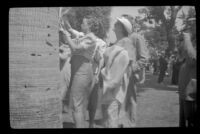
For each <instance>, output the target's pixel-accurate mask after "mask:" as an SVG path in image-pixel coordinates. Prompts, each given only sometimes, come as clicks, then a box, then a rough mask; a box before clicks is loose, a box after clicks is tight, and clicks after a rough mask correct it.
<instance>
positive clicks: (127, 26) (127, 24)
mask: <svg viewBox="0 0 200 134" xmlns="http://www.w3.org/2000/svg"><path fill="white" fill-rule="evenodd" d="M117 20H118V21H119V22H121V23H122V24H123V26H124V27H125V29H126V31H127V32H128V34H131V33H132V24H131V23H130V22H129V20H128V19H126V18H124V17H117Z"/></svg>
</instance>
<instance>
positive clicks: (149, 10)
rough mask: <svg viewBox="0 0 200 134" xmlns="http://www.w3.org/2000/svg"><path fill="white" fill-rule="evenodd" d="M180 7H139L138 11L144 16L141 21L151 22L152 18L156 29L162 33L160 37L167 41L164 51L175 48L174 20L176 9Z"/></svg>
mask: <svg viewBox="0 0 200 134" xmlns="http://www.w3.org/2000/svg"><path fill="white" fill-rule="evenodd" d="M180 9H181V6H148V7H145V8H142V9H139V11H138V12H139V13H140V14H142V15H143V16H144V17H143V19H142V21H144V22H150V23H152V20H154V21H155V25H156V26H157V27H160V28H157V31H159V32H160V34H161V35H162V36H161V37H162V39H165V37H166V40H167V42H168V48H167V50H166V52H167V53H168V52H169V51H171V50H173V49H174V48H175V37H174V33H173V32H174V29H175V21H176V17H177V13H178V11H179V10H180Z"/></svg>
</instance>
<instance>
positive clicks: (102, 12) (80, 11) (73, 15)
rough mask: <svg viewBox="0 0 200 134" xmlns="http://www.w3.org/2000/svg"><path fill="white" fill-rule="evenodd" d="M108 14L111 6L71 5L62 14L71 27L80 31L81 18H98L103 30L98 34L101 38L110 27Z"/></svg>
mask: <svg viewBox="0 0 200 134" xmlns="http://www.w3.org/2000/svg"><path fill="white" fill-rule="evenodd" d="M110 14H111V7H107V6H106V7H73V8H71V9H70V11H69V12H68V13H67V14H66V15H65V16H64V18H66V19H68V20H69V23H70V24H71V26H72V28H74V29H76V30H78V31H80V30H81V24H82V20H83V18H84V17H85V16H88V15H90V16H94V17H96V18H98V19H99V20H100V21H101V23H102V26H103V30H104V32H103V33H102V35H99V36H100V37H102V38H105V37H106V36H107V35H106V33H107V32H108V30H109V27H110Z"/></svg>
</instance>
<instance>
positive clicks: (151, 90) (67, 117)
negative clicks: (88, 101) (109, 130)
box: [63, 72, 179, 128]
mask: <svg viewBox="0 0 200 134" xmlns="http://www.w3.org/2000/svg"><path fill="white" fill-rule="evenodd" d="M157 79H158V75H153V74H152V73H151V72H147V73H146V81H145V83H144V84H141V85H138V90H137V92H138V94H137V104H138V105H137V127H139V128H144V127H178V121H179V102H178V87H177V86H174V85H171V84H170V83H171V77H165V79H164V84H158V83H157ZM100 118H101V115H100V111H99V110H98V111H97V114H96V120H97V121H96V123H97V124H96V125H95V127H97V128H102V126H101V125H99V124H98V120H99V119H100ZM63 127H64V128H72V127H74V124H73V120H72V115H71V113H65V114H64V116H63Z"/></svg>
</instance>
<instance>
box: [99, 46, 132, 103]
mask: <svg viewBox="0 0 200 134" xmlns="http://www.w3.org/2000/svg"><path fill="white" fill-rule="evenodd" d="M129 60H130V59H129V56H128V52H127V51H126V50H125V49H124V48H122V47H120V46H117V45H114V46H112V47H109V48H107V49H106V51H105V53H104V61H105V67H104V68H103V69H102V71H101V74H102V77H103V99H102V103H103V104H107V103H110V102H111V101H112V100H114V99H117V100H118V101H119V102H120V103H123V102H124V99H125V96H126V92H127V86H128V78H129V76H130V74H129V73H128V70H127V67H128V65H129Z"/></svg>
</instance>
